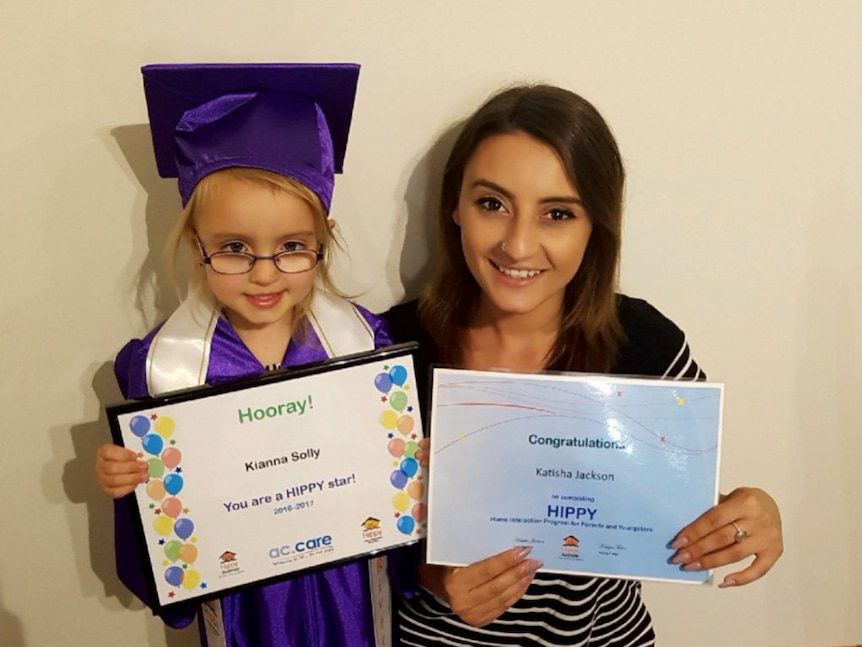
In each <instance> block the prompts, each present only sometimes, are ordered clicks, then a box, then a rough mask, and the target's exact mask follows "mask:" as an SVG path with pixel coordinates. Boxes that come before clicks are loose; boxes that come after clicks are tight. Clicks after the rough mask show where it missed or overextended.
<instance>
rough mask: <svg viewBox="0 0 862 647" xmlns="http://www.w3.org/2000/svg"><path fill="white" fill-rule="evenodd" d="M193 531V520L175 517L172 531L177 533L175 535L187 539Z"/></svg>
mask: <svg viewBox="0 0 862 647" xmlns="http://www.w3.org/2000/svg"><path fill="white" fill-rule="evenodd" d="M194 531H195V524H194V521H192V520H191V519H189V518H188V517H184V518H182V519H177V520H176V522H175V523H174V532H175V533H177V537H179V538H180V539H188V538H189V537H190V536H191V534H192V533H193V532H194Z"/></svg>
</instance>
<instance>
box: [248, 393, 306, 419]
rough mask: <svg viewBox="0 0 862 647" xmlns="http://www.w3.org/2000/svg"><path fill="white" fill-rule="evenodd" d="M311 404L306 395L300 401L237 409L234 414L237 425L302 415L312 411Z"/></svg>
mask: <svg viewBox="0 0 862 647" xmlns="http://www.w3.org/2000/svg"><path fill="white" fill-rule="evenodd" d="M313 408H314V406H313V405H312V404H311V396H310V395H307V396H305V397H304V398H303V399H302V400H294V401H292V402H279V403H278V404H273V405H271V406H268V407H262V408H260V409H252V408H251V407H246V408H245V409H237V410H236V414H237V416H239V423H240V424H244V423H246V422H254V421H256V420H265V419H266V418H277V417H279V416H289V415H292V414H299V415H300V416H301V415H302V414H304V413H305V412H306V411H308V410H309V409H313Z"/></svg>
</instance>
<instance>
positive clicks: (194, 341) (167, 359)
mask: <svg viewBox="0 0 862 647" xmlns="http://www.w3.org/2000/svg"><path fill="white" fill-rule="evenodd" d="M219 316H221V315H220V313H219V311H218V310H217V309H215V308H214V307H213V306H212V305H211V304H209V303H207V302H206V301H205V300H204V299H202V298H200V297H198V296H194V295H190V296H189V297H188V298H187V299H186V300H185V301H183V303H182V304H180V307H179V308H177V309H176V311H174V313H173V314H172V315H171V316H170V317H169V318H168V320H167V321H166V322H165V324H164V325H163V326H162V327H161V329H160V330H159V332H158V333H156V336H155V337H154V338H153V343H152V344H151V345H150V350H149V352H148V353H147V363H146V372H147V388H148V389H149V392H150V394H151V395H161V394H163V393H167V392H169V391H176V390H179V389H187V388H190V387H194V386H201V385H203V384H204V383H205V382H206V376H207V367H208V366H209V358H210V348H211V346H212V338H213V333H214V332H215V328H216V323H217V322H218V318H219ZM308 320H309V323H310V324H311V327H312V328H313V329H314V332H315V333H316V334H317V337H318V339H320V343H321V345H322V346H323V349H324V351H326V354H327V356H329V357H338V356H341V355H349V354H351V353H358V352H362V351H368V350H372V349H373V348H374V331H373V330H372V329H371V326H370V325H369V324H368V322H367V321H366V320H365V317H363V316H362V314H361V313H360V312H359V311H358V310H357V309H356V307H355V306H354V305H353V304H352V303H350V302H349V301H347V300H346V299H343V298H341V297H337V296H334V295H331V294H328V293H327V292H324V291H322V290H319V289H316V290H315V292H314V295H313V296H312V299H311V307H310V308H309V312H308ZM368 574H369V580H370V586H371V604H372V610H373V616H374V638H375V644H376V645H377V646H378V647H390V645H391V643H392V636H391V622H392V608H391V604H392V601H391V592H390V587H389V576H388V572H387V568H386V557H385V556H383V557H375V558H374V559H371V560H369V562H368ZM201 610H202V613H203V621H204V626H205V629H206V636H207V643H208V644H209V647H226V646H227V638H226V636H225V632H224V623H223V621H222V613H221V603H220V601H219V600H213V601H210V602H205V603H203V605H202V609H201Z"/></svg>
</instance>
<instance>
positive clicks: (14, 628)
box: [0, 589, 27, 647]
mask: <svg viewBox="0 0 862 647" xmlns="http://www.w3.org/2000/svg"><path fill="white" fill-rule="evenodd" d="M0 644H2V645H3V647H25V646H26V644H27V643H25V642H24V623H23V622H21V619H20V618H18V616H16V615H14V614H13V613H10V612H9V611H8V610H7V609H6V608H5V607H4V606H3V589H0Z"/></svg>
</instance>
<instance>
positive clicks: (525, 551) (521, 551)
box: [517, 546, 533, 559]
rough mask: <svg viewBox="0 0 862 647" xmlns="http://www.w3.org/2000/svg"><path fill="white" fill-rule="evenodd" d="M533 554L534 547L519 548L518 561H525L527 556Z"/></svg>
mask: <svg viewBox="0 0 862 647" xmlns="http://www.w3.org/2000/svg"><path fill="white" fill-rule="evenodd" d="M532 552H533V547H532V546H521V547H520V548H518V552H517V555H518V559H524V558H525V557H526V556H527V555H529V554H530V553H532Z"/></svg>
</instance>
